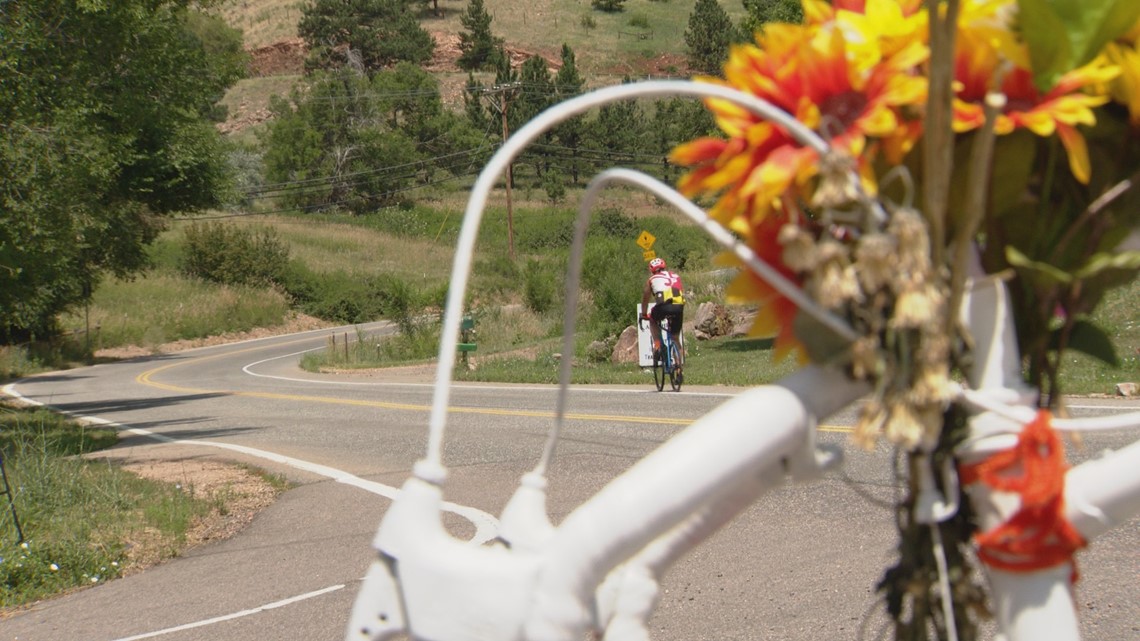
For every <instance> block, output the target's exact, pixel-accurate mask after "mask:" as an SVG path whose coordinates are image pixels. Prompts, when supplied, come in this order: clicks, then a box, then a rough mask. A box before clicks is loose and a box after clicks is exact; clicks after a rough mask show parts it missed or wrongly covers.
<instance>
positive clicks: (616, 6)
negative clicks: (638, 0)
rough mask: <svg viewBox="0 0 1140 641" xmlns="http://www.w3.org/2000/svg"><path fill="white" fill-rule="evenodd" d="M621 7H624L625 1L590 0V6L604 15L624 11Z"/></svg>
mask: <svg viewBox="0 0 1140 641" xmlns="http://www.w3.org/2000/svg"><path fill="white" fill-rule="evenodd" d="M623 5H625V0H591V2H590V6H592V7H593V8H595V9H597V10H598V11H605V12H606V13H617V12H619V11H623V10H624V9H625V7H624V6H623Z"/></svg>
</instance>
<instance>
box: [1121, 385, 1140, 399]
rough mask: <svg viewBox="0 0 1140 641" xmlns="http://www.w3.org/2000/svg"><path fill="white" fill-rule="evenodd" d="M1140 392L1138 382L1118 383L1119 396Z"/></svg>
mask: <svg viewBox="0 0 1140 641" xmlns="http://www.w3.org/2000/svg"><path fill="white" fill-rule="evenodd" d="M1138 392H1140V385H1138V384H1136V383H1117V384H1116V393H1117V395H1118V396H1136V394H1137V393H1138Z"/></svg>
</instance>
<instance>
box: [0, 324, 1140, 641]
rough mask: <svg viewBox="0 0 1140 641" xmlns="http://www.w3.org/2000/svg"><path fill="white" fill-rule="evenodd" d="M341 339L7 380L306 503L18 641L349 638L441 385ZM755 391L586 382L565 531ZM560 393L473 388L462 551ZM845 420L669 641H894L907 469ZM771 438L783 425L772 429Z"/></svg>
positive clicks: (1096, 565)
mask: <svg viewBox="0 0 1140 641" xmlns="http://www.w3.org/2000/svg"><path fill="white" fill-rule="evenodd" d="M378 328H379V326H375V327H373V328H372V329H374V330H376V329H378ZM330 331H334V332H336V333H338V334H339V333H341V332H343V331H346V330H345V329H344V328H341V329H338V330H321V331H315V332H307V333H303V334H296V335H292V336H284V337H275V338H268V339H259V340H256V341H248V342H244V343H237V344H231V345H225V346H218V347H211V348H202V349H197V350H190V351H187V352H182V353H177V354H172V355H164V356H157V357H151V358H141V359H133V360H129V361H123V362H118V363H110V364H103V365H96V366H93V367H88V368H82V369H77V370H69V371H64V372H56V373H52V374H48V375H43V376H36V377H32V378H28V379H25V380H21V381H18V382H17V383H15V384H12V385H9V386H7V387H6V388H5V391H7V392H8V393H9V394H13V395H18V396H22V397H24V398H26V399H28V400H31V401H33V402H38V403H43V404H46V405H50V406H52V407H54V408H57V409H59V410H62V411H66V412H69V413H72V414H75V415H78V416H85V417H92V418H96V419H98V420H102V421H108V422H110V423H112V424H114V425H117V426H119V427H120V429H122V430H123V431H124V434H123V439H122V441H121V443H120V445H119V449H120V450H123V454H124V455H126V456H158V457H163V458H177V457H219V456H220V457H224V458H226V459H230V460H238V461H243V462H248V463H251V464H254V465H257V466H259V467H263V468H266V469H269V470H271V471H274V472H277V473H281V474H284V475H286V476H288V477H289V478H290V479H291V480H293V481H295V482H297V483H298V487H296V488H295V489H293V490H290V491H289V492H287V493H285V494H284V495H282V496H281V497H280V498H279V499H278V500H277V502H276V503H274V505H272V506H271V507H270V508H268V509H267V510H265V511H264V512H263V513H262V514H260V515H259V516H258V518H257V519H255V520H254V522H253V523H252V524H251V525H250V526H248V527H247V528H246V529H245V530H243V531H242V532H241V533H240V534H239V535H238V536H236V537H234V538H232V539H230V540H227V541H223V542H219V543H216V544H211V545H207V546H204V547H201V548H198V549H195V550H192V551H191V552H189V553H188V554H186V555H185V556H183V557H181V558H179V559H176V560H174V561H172V562H169V563H166V564H164V565H161V566H159V567H156V568H153V569H151V570H148V571H146V572H143V573H141V574H137V575H133V576H129V577H126V578H122V579H118V580H115V581H111V582H108V583H106V584H103V585H99V586H97V587H94V588H92V589H88V590H83V591H80V592H77V593H74V594H71V595H68V596H64V597H61V598H57V599H53V600H51V601H48V602H45V603H42V604H39V605H37V606H36V607H34V608H32V609H31V610H29V611H26V612H23V613H21V614H19V615H16V616H13V617H10V618H8V619H6V620H3V621H0V639H20V640H25V641H37V640H43V641H67V640H77V641H78V640H82V641H130V640H135V639H161V640H162V641H191V640H211V641H216V640H226V641H246V640H262V639H274V640H286V641H288V640H294V639H295V640H297V641H302V640H304V641H335V640H338V639H342V638H343V634H344V626H345V622H346V620H347V617H348V613H349V611H350V609H351V605H352V601H353V599H354V597H355V594H356V591H357V589H358V587H359V581H360V579H361V577H362V576H363V574H364V572H365V569H366V568H367V565H368V563H369V562H370V561H371V554H370V552H371V550H370V547H369V544H370V541H371V538H372V535H373V534H374V532H375V528H376V525H377V523H378V522H379V519H380V517H381V515H382V514H383V512H384V510H385V509H386V507H387V506H388V504H389V500H390V498H391V496H393V494H394V492H395V491H396V488H398V487H399V486H400V485H401V484H402V483H403V481H404V480H405V479H406V478H407V477H408V476H409V474H410V471H411V467H412V465H413V464H414V463H415V461H417V460H418V459H419V458H421V457H422V456H423V454H424V450H425V445H426V431H427V430H426V425H427V416H428V408H429V406H430V404H431V396H432V389H431V385H430V383H429V382H426V381H414V382H413V381H408V382H385V381H382V380H377V379H370V378H367V377H352V376H318V375H314V374H310V373H307V372H303V371H302V370H300V369H299V368H298V367H297V362H298V359H299V358H300V354H302V353H303V352H305V351H307V350H313V349H321V348H323V347H324V345H325V341H326V338H327V336H328V334H329V333H330ZM348 331H353V330H348ZM689 365H690V367H689V372H688V373H689V378H691V379H699V378H712V377H713V376H714V375H713V374H712V373H702V372H701V371H700V364H699V362H693V363H690V364H689ZM736 391H738V390H735V389H731V388H723V387H705V388H698V387H696V386H687V387H686V388H685V392H683V393H681V394H673V393H665V394H659V393H657V392H654V391H651V382H650V380H649V378H648V377H647V378H646V384H645V385H644V386H641V387H637V388H626V387H613V386H609V387H596V388H595V387H576V388H574V390H573V391H572V393H571V396H570V403H569V407H568V412H569V414H570V415H571V416H572V418H570V420H568V421H567V424H566V426H565V427H564V436H563V439H562V440H561V441H560V443H559V446H558V457H557V458H556V460H555V462H554V465H553V467H552V469H551V470H550V480H551V487H550V493H549V497H548V506H549V510H550V512H551V518H552V519H553V520H554V522H555V523H557V522H558V521H559V520H561V518H563V517H564V516H565V515H566V514H567V513H568V512H569V511H570V510H572V509H573V508H574V507H575V506H577V505H578V504H580V503H581V502H582V501H583V500H585V498H587V497H588V496H589V495H590V494H592V493H594V492H596V491H597V490H598V489H599V488H600V487H602V486H603V485H604V484H605V483H606V482H607V481H609V480H610V479H612V478H613V477H614V476H616V475H617V474H619V473H620V472H621V471H623V470H624V469H626V468H627V467H629V466H630V465H631V464H632V463H633V462H635V461H637V460H638V459H640V458H641V457H643V456H644V455H645V454H646V453H647V452H649V451H651V450H652V449H653V448H654V447H655V446H656V445H658V444H660V443H661V442H662V441H664V440H665V439H667V438H669V437H670V436H671V435H672V434H675V433H676V432H677V431H678V430H680V429H682V428H683V427H684V426H685V425H686V424H688V423H689V422H690V421H692V420H693V419H695V418H697V417H699V416H701V415H702V414H704V413H705V412H707V411H708V410H709V409H711V408H712V407H714V406H716V405H718V404H719V403H721V402H723V401H724V400H726V399H727V398H728V397H729V396H731V395H732V394H734V393H735V392H736ZM554 399H555V390H554V388H552V387H548V386H528V385H489V384H471V385H459V386H456V387H455V389H454V391H453V392H452V395H451V402H450V413H449V415H450V418H449V425H448V435H447V440H446V442H445V451H444V456H445V461H446V464H447V465H448V468H449V479H448V483H447V485H446V487H445V495H446V499H447V500H448V501H449V502H450V505H449V508H450V512H451V514H449V515H448V516H447V518H446V521H447V524H448V527H449V528H450V529H451V530H452V531H453V532H454V533H456V535H458V536H463V537H466V538H471V539H474V540H486V539H487V538H488V537H490V536H493V533H494V531H495V526H496V524H497V521H496V518H495V516H496V515H497V514H498V513H499V511H500V510H501V508H502V506H503V505H504V503H505V501H506V499H507V497H508V496H509V495H510V494H511V492H512V491H513V489H514V487H515V484H516V483H517V481H518V479H519V478H520V477H521V476H522V475H523V474H524V473H525V472H527V471H529V470H530V469H531V468H532V467H533V466H534V464H535V462H536V460H537V457H538V455H539V453H540V452H541V449H542V445H543V441H544V438H545V433H546V430H547V429H548V427H549V426H550V424H551V423H552V421H551V416H552V410H553V407H554ZM1090 402H1091V401H1090ZM1100 404H1101V405H1102V407H1098V408H1091V409H1090V410H1089V411H1096V412H1098V413H1104V412H1110V411H1123V410H1133V409H1136V404H1134V403H1133V404H1129V403H1124V402H1123V401H1102V402H1101V403H1100ZM1077 405H1080V404H1079V403H1078V404H1077ZM1129 405H1132V406H1131V407H1130V406H1129ZM829 423H833V425H825V426H823V427H822V428H821V433H820V441H821V442H825V443H831V444H835V445H839V446H842V447H843V449H844V450H845V456H846V460H845V464H844V466H843V467H842V468H841V469H840V470H838V471H835V472H831V473H829V474H828V475H827V476H826V477H825V478H824V479H823V480H821V481H818V482H815V483H811V484H805V485H789V486H786V487H781V488H778V489H776V490H774V491H772V492H770V493H769V494H767V495H766V496H765V497H763V498H762V499H761V500H760V501H759V502H758V503H757V504H756V505H754V506H752V507H751V508H749V509H748V510H747V511H746V512H745V513H743V514H742V515H741V516H740V517H738V518H737V519H736V520H735V521H734V522H733V523H732V524H731V525H729V526H728V527H726V528H725V529H723V530H722V531H721V532H719V533H718V534H717V535H715V536H714V537H713V538H712V539H711V540H710V541H708V542H706V543H705V544H704V545H703V546H701V547H700V548H698V549H697V550H696V551H695V552H694V553H693V554H691V555H690V556H689V557H687V558H686V559H684V560H683V561H681V562H680V563H679V564H678V565H677V566H676V567H675V568H674V569H673V570H672V571H671V572H670V574H669V575H668V577H667V578H666V581H665V584H664V586H663V588H664V593H663V594H662V598H661V602H660V605H659V606H658V610H657V615H656V616H655V618H654V621H653V624H654V625H653V634H654V638H655V639H661V640H663V641H671V640H674V639H676V640H681V639H695V638H696V639H708V640H710V641H714V640H715V641H731V640H741V641H744V640H749V641H751V640H754V639H788V640H804V641H806V640H812V641H815V640H819V639H860V638H866V639H873V638H878V635H879V634H880V633H881V632H883V631H884V630H883V627H884V620H885V618H884V617H883V616H882V614H881V613H879V612H878V609H877V607H876V606H877V604H878V601H877V599H876V597H875V594H874V584H875V583H876V581H877V580H878V578H879V576H880V575H881V573H882V571H883V568H884V567H885V565H886V564H887V563H888V562H890V561H891V559H892V558H893V554H894V552H893V548H894V526H893V524H892V518H893V517H892V513H891V510H890V508H889V503H890V502H891V501H892V500H893V497H894V493H895V488H894V485H893V482H892V479H891V475H890V468H891V464H890V460H891V454H890V452H889V451H888V450H887V448H885V447H880V448H879V449H878V450H877V451H874V452H864V451H861V450H858V449H853V448H851V447H850V446H849V445H848V443H847V437H846V432H847V431H848V430H847V428H845V427H842V423H843V417H842V416H840V417H833V418H832V419H831V420H830V421H829ZM757 425H758V428H762V427H763V421H762V415H761V416H758V421H757ZM1134 439H1135V436H1134V435H1130V434H1126V433H1123V432H1113V433H1107V434H1096V435H1094V436H1087V437H1086V438H1085V447H1084V448H1083V449H1082V450H1081V451H1077V452H1071V453H1070V459H1071V460H1073V461H1074V462H1075V461H1079V460H1080V459H1082V458H1084V457H1087V456H1089V455H1091V454H1093V453H1096V452H1099V451H1100V450H1102V449H1103V448H1110V447H1119V446H1121V445H1123V444H1126V443H1128V442H1130V441H1132V440H1134ZM712 463H714V464H715V462H712ZM1138 541H1140V519H1133V520H1132V521H1131V522H1129V523H1128V524H1126V525H1124V526H1122V527H1120V528H1117V529H1116V530H1114V531H1113V532H1111V533H1110V534H1108V535H1106V536H1104V537H1101V538H1100V539H1097V540H1096V541H1095V542H1094V543H1093V544H1092V546H1090V549H1088V550H1086V551H1084V552H1082V553H1081V555H1080V557H1079V562H1080V568H1081V572H1082V576H1083V578H1082V581H1081V583H1080V584H1078V599H1079V601H1080V603H1081V606H1082V616H1083V620H1082V626H1083V631H1084V636H1085V639H1087V640H1094V639H1105V640H1109V639H1112V640H1118V639H1140V599H1138V598H1137V597H1138V596H1140V590H1138V586H1137V581H1138V577H1140V559H1138V554H1137V549H1140V548H1138V547H1137V543H1138Z"/></svg>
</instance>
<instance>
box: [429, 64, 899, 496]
mask: <svg viewBox="0 0 1140 641" xmlns="http://www.w3.org/2000/svg"><path fill="white" fill-rule="evenodd" d="M659 96H692V97H697V98H717V99H721V100H726V101H729V102H732V103H734V104H736V105H739V106H740V107H742V108H744V109H747V110H748V111H750V112H752V113H753V114H755V115H757V116H759V117H761V118H764V119H766V120H769V121H771V122H773V123H774V124H776V125H777V126H779V127H781V128H782V129H784V130H785V131H786V132H787V133H788V134H789V135H791V136H792V137H793V138H795V139H796V140H797V141H799V142H800V144H803V145H805V146H807V147H810V148H811V149H813V150H814V151H815V152H816V153H819V154H821V155H823V154H825V153H828V152H829V151H830V147H829V146H828V144H827V142H826V141H824V140H823V139H822V138H821V137H820V136H818V135H817V134H816V133H815V132H813V131H812V130H811V129H810V128H808V127H806V126H805V125H804V124H803V123H801V122H799V121H798V120H796V119H795V118H793V117H792V116H791V115H789V114H788V113H787V112H784V111H783V110H781V109H779V108H778V107H776V106H775V105H773V104H771V103H769V102H767V101H765V100H763V99H760V98H757V97H756V96H753V95H751V94H747V93H745V92H742V91H738V90H736V89H733V88H731V87H725V86H721V85H715V84H708V83H697V82H692V81H684V80H656V81H649V82H643V83H632V84H623V85H616V86H612V87H605V88H603V89H598V90H595V91H592V92H589V93H586V94H582V95H580V96H577V97H575V98H571V99H570V100H567V101H565V102H562V103H559V104H557V105H554V106H552V107H550V108H549V109H547V110H545V111H543V112H542V113H540V114H538V115H537V116H535V117H534V118H533V119H532V120H531V121H530V122H528V123H527V124H526V125H524V126H523V127H522V128H521V129H519V130H518V131H516V132H515V134H514V135H512V136H511V137H510V138H509V139H507V141H506V142H504V143H503V146H502V147H500V148H499V150H498V151H496V152H495V154H494V155H493V156H491V159H490V160H489V161H488V162H487V165H486V166H485V167H484V168H483V171H481V172H480V173H479V177H478V179H476V181H475V184H474V186H473V187H472V189H471V196H470V198H469V199H468V201H467V208H466V210H465V212H464V217H463V224H462V226H461V227H460V231H459V239H458V242H457V246H456V251H455V259H454V262H453V264H452V271H451V280H450V287H449V289H448V293H447V303H446V308H445V312H444V316H443V327H442V329H441V332H440V348H439V361H438V367H437V370H436V381H435V385H434V390H433V394H434V396H433V402H432V408H431V415H430V417H429V419H428V447H427V454H426V456H425V458H424V459H423V460H421V461H419V462H418V463H417V464H416V467H415V471H414V473H415V475H416V476H417V477H418V478H420V479H422V480H424V481H427V482H430V483H435V484H441V483H442V482H443V480H444V478H445V477H446V471H445V468H444V466H443V435H444V430H445V427H446V423H447V408H448V402H449V400H450V395H451V382H452V375H453V369H454V367H455V359H456V351H457V350H458V344H459V326H460V322H461V320H462V316H463V305H464V297H465V295H466V292H467V281H468V278H469V277H470V274H471V265H472V261H473V258H474V250H475V240H476V237H477V236H478V233H479V226H480V223H481V221H482V218H483V211H484V209H485V207H486V204H487V198H488V196H489V194H490V192H491V189H492V188H493V187H494V184H495V182H496V181H497V180H498V178H499V176H500V175H502V173H503V172H504V171H505V169H506V168H507V166H508V165H509V164H510V162H511V161H512V160H513V159H514V158H515V157H516V156H517V155H518V154H519V153H520V152H521V151H522V150H523V149H524V148H525V147H526V146H527V145H528V144H530V143H531V142H532V141H534V140H535V139H536V138H538V137H539V136H540V135H542V134H543V133H545V132H546V131H547V130H549V129H550V128H551V127H553V126H554V125H557V124H558V123H560V122H562V121H564V120H567V119H569V118H572V117H574V116H576V115H579V114H581V113H584V112H586V111H588V110H590V109H592V108H594V107H598V106H602V105H605V104H608V103H611V102H615V101H618V100H626V99H631V98H653V97H659ZM854 184H855V186H856V188H857V189H860V188H861V184H860V183H859V181H858V180H856V181H855V183H854ZM872 205H873V209H874V211H875V214H876V216H879V217H880V218H885V214H884V213H883V212H882V211H881V209H879V205H878V204H877V203H873V204H872ZM758 275H760V277H761V278H764V276H763V275H762V274H758ZM774 286H775V285H774ZM568 356H569V355H567V357H568ZM564 367H565V365H564Z"/></svg>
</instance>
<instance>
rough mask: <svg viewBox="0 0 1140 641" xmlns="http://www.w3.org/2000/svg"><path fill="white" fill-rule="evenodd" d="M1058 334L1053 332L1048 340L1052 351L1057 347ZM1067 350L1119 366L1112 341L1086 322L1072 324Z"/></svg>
mask: <svg viewBox="0 0 1140 641" xmlns="http://www.w3.org/2000/svg"><path fill="white" fill-rule="evenodd" d="M1059 332H1060V330H1056V331H1054V332H1053V335H1052V337H1051V338H1050V346H1051V347H1052V348H1053V349H1057V347H1058V345H1059V342H1060V341H1059ZM1068 348H1069V349H1072V350H1076V351H1078V352H1081V353H1082V354H1088V355H1089V356H1092V357H1093V358H1095V359H1097V360H1099V361H1101V362H1103V363H1107V364H1108V365H1112V366H1113V367H1119V365H1120V359H1119V358H1117V356H1116V348H1115V347H1114V346H1113V345H1112V339H1111V338H1110V337H1109V336H1108V334H1106V333H1104V330H1102V329H1101V328H1099V327H1097V326H1096V325H1093V324H1092V323H1091V322H1089V321H1087V320H1079V321H1077V322H1076V323H1074V324H1073V329H1072V331H1071V332H1070V333H1069V344H1068Z"/></svg>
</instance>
